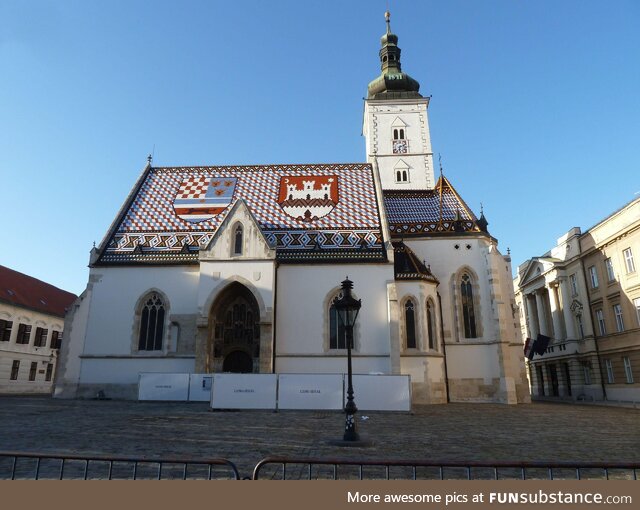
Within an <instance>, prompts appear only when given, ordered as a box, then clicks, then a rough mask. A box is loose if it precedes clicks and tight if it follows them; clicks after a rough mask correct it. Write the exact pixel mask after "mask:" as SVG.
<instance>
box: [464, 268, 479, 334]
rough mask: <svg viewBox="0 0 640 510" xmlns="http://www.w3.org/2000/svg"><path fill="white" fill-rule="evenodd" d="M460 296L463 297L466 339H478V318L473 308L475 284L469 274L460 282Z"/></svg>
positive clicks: (465, 274)
mask: <svg viewBox="0 0 640 510" xmlns="http://www.w3.org/2000/svg"><path fill="white" fill-rule="evenodd" d="M460 295H461V296H462V320H463V323H464V336H465V338H477V337H478V335H477V332H476V316H475V308H474V306H473V283H472V280H471V276H469V274H468V273H464V274H463V275H462V279H461V282H460Z"/></svg>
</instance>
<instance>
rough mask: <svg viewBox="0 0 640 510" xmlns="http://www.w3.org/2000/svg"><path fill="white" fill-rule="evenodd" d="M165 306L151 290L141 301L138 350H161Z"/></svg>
mask: <svg viewBox="0 0 640 510" xmlns="http://www.w3.org/2000/svg"><path fill="white" fill-rule="evenodd" d="M164 317H165V307H164V303H163V302H162V299H161V298H160V296H159V295H158V294H157V293H156V292H153V293H151V294H150V295H149V297H148V298H147V299H145V300H144V301H143V302H142V310H141V313H140V333H139V335H138V350H139V351H161V350H162V339H163V334H164Z"/></svg>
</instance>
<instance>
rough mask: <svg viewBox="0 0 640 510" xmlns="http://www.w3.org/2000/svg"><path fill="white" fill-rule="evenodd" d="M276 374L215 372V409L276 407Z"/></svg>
mask: <svg viewBox="0 0 640 510" xmlns="http://www.w3.org/2000/svg"><path fill="white" fill-rule="evenodd" d="M277 386H278V376H277V375H276V374H213V391H212V392H211V407H212V408H213V409H275V408H276V391H277Z"/></svg>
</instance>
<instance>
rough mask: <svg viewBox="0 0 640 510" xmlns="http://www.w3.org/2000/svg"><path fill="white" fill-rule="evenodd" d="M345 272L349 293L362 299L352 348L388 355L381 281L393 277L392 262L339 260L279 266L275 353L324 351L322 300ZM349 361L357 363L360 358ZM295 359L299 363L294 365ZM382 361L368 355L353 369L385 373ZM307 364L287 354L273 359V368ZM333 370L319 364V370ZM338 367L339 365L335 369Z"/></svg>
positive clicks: (383, 283)
mask: <svg viewBox="0 0 640 510" xmlns="http://www.w3.org/2000/svg"><path fill="white" fill-rule="evenodd" d="M347 275H348V276H349V279H350V280H352V281H353V282H354V289H353V294H354V296H355V297H356V298H357V299H362V308H361V310H360V314H359V316H358V322H357V326H356V330H355V338H354V341H355V348H356V352H357V354H358V355H366V354H374V355H385V356H388V355H389V352H390V345H389V338H390V330H389V318H388V313H387V308H388V307H387V288H386V284H387V282H388V281H393V265H392V264H358V265H355V264H344V265H286V266H285V265H282V266H280V268H279V269H278V303H277V323H276V328H277V331H276V336H277V344H276V353H277V355H278V356H280V355H283V356H286V355H304V354H316V355H320V354H322V355H324V354H325V353H326V352H329V350H328V344H329V340H328V334H329V325H328V321H329V316H328V305H327V303H328V299H329V296H332V295H333V294H334V293H335V292H337V291H338V290H339V288H340V282H341V281H342V280H344V279H345V276H347ZM385 359H386V358H385ZM318 362H319V361H318ZM313 363H316V362H315V361H314V362H313ZM355 363H358V364H359V363H360V360H358V361H355ZM387 364H388V361H387ZM298 365H299V366H300V369H297V368H296V367H297V366H298ZM329 365H330V366H331V363H329ZM338 365H341V363H340V362H338V364H336V365H335V366H336V368H337V367H338ZM383 365H384V364H383V363H381V362H380V361H378V360H376V361H375V362H374V361H372V360H370V361H367V362H366V363H363V364H362V366H361V368H360V369H359V370H360V371H361V372H362V373H368V372H370V371H382V372H385V373H388V371H389V368H388V367H385V366H383ZM308 366H309V364H308V363H302V362H300V361H291V358H289V359H288V360H287V361H286V362H283V363H282V364H281V363H280V361H277V362H276V369H277V371H278V372H285V371H286V372H299V371H302V372H304V371H308ZM334 370H335V369H331V370H328V369H327V370H325V369H324V368H323V370H322V371H324V372H327V371H334ZM343 370H344V369H343V368H340V371H343Z"/></svg>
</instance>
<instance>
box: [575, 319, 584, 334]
mask: <svg viewBox="0 0 640 510" xmlns="http://www.w3.org/2000/svg"><path fill="white" fill-rule="evenodd" d="M576 322H577V323H578V332H579V333H580V338H584V324H583V323H582V315H576Z"/></svg>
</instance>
